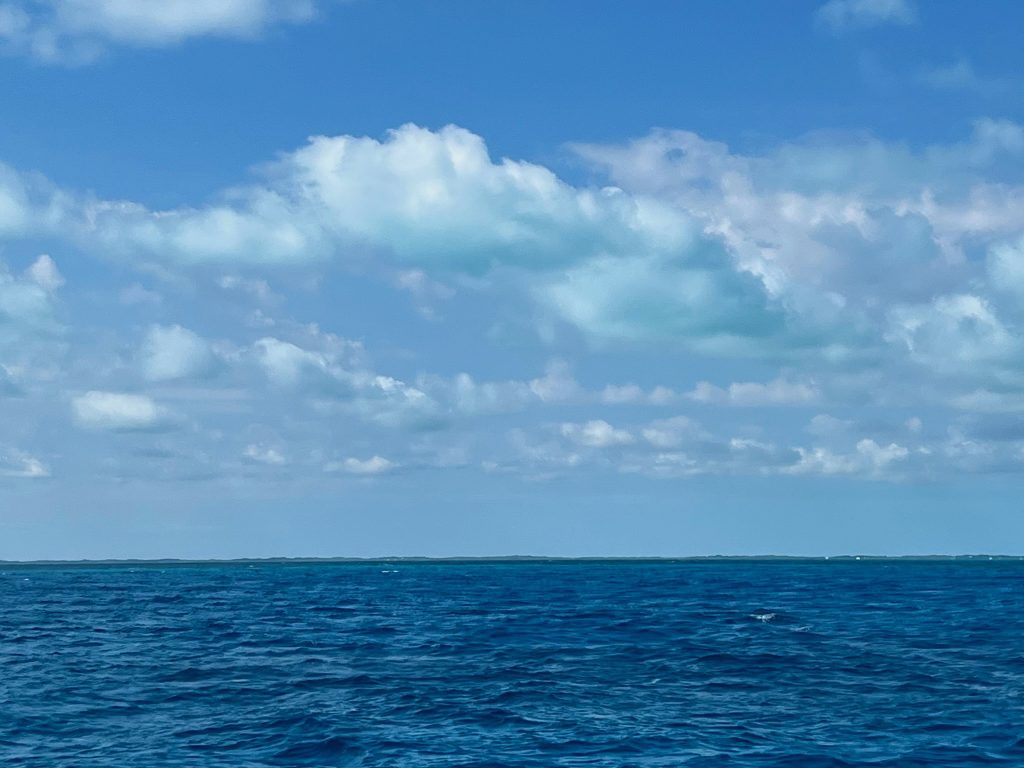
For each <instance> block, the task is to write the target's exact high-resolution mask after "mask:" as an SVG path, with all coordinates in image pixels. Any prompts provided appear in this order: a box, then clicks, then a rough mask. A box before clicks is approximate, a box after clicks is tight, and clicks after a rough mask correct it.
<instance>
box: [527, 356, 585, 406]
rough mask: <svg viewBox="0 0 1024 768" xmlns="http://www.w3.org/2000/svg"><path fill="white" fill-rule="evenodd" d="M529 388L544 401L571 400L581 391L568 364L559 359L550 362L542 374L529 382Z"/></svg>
mask: <svg viewBox="0 0 1024 768" xmlns="http://www.w3.org/2000/svg"><path fill="white" fill-rule="evenodd" d="M530 390H531V391H532V392H533V393H534V394H535V395H536V396H537V397H539V398H540V399H541V400H543V401H544V402H545V403H552V402H564V401H566V400H572V399H573V398H575V397H578V396H579V394H580V392H581V389H580V385H579V383H578V382H577V381H576V379H574V378H573V375H572V372H571V371H570V370H569V366H568V365H567V364H566V363H565V362H563V361H561V360H553V361H552V362H550V363H549V364H548V367H547V371H546V372H545V374H544V376H542V377H541V378H539V379H533V380H532V381H531V382H530Z"/></svg>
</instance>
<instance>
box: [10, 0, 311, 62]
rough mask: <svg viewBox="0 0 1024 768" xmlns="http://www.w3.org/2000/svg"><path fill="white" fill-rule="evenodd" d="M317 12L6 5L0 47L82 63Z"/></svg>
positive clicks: (47, 1) (116, 0)
mask: <svg viewBox="0 0 1024 768" xmlns="http://www.w3.org/2000/svg"><path fill="white" fill-rule="evenodd" d="M314 13H315V5H314V3H313V0H202V2H197V0H8V1H7V2H5V3H3V4H2V5H0V43H2V44H3V46H4V48H6V50H7V51H8V52H10V53H19V54H27V55H30V56H32V57H34V58H36V59H38V60H40V61H43V62H48V63H57V62H60V63H71V64H81V63H86V62H89V61H93V60H94V59H96V58H97V57H98V56H99V55H101V54H102V53H103V51H104V50H105V49H106V48H108V47H110V46H114V45H125V46H133V47H147V48H163V47H168V46H172V45H177V44H180V43H182V42H185V41H186V40H189V39H193V38H201V37H229V38H253V37H257V36H259V35H260V34H262V33H263V32H264V31H265V30H267V29H268V28H270V27H272V26H275V25H278V24H286V23H301V22H306V21H309V20H310V19H312V18H313V16H314Z"/></svg>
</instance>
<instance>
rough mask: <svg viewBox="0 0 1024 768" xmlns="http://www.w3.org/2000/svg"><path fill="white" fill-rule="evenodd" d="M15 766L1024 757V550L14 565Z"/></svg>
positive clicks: (5, 696) (2, 750)
mask: <svg viewBox="0 0 1024 768" xmlns="http://www.w3.org/2000/svg"><path fill="white" fill-rule="evenodd" d="M0 664H2V678H0V763H2V764H4V765H30V766H47V767H49V766H118V767H119V768H120V767H124V766H146V767H147V768H150V767H152V766H284V765H287V766H335V765H346V766H538V767H539V766H676V765H686V766H719V765H722V766H844V765H876V766H877V765H887V766H915V765H921V766H924V765H928V766H935V765H943V766H945V765H949V766H973V765H1017V766H1019V765H1024V567H1022V566H1021V565H1014V564H998V563H997V564H992V565H987V564H978V563H966V564H965V563H933V564H920V563H913V564H912V563H904V564H891V563H831V564H814V563H793V564H785V563H714V564H709V563H683V564H649V563H648V564H643V563H632V564H631V563H617V564H615V563H610V564H571V565H553V564H515V565H495V564H487V565H484V564H480V565H454V564H448V565H434V564H416V565H413V564H388V563H384V564H363V565H261V566H256V567H251V566H246V565H226V566H211V565H208V566H192V567H185V566H175V567H157V566H147V567H138V568H127V567H65V568H59V567H45V568H44V567H32V568H27V567H25V568H23V567H6V570H3V571H2V573H0Z"/></svg>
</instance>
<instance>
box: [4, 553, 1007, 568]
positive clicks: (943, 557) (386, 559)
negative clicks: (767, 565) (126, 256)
mask: <svg viewBox="0 0 1024 768" xmlns="http://www.w3.org/2000/svg"><path fill="white" fill-rule="evenodd" d="M882 561H899V562H950V561H958V562H1024V555H1020V554H1018V555H1010V554H987V553H963V554H929V555H911V554H907V555H871V554H842V555H776V554H761V555H679V556H673V555H623V556H616V555H582V556H564V555H550V556H549V555H479V556H477V555H449V556H441V557H432V556H426V555H382V556H374V557H343V556H342V557H305V556H291V557H290V556H270V557H231V558H227V557H225V558H217V557H213V558H179V557H156V558H137V557H124V558H79V559H32V560H0V567H8V566H15V567H17V566H90V565H93V566H95V565H115V566H116V565H275V564H278V565H288V564H293V565H316V564H322V565H331V564H335V565H345V564H350V565H360V564H366V565H372V564H375V563H406V564H417V563H423V564H431V563H433V564H452V565H459V564H466V565H470V564H488V563H495V564H500V563H524V564H528V563H535V564H543V563H564V564H572V563H580V564H586V563H665V564H671V563H710V562H806V563H825V562H882Z"/></svg>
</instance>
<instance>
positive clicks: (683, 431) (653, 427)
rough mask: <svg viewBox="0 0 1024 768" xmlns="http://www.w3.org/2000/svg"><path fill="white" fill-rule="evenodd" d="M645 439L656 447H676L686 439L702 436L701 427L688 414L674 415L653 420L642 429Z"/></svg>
mask: <svg viewBox="0 0 1024 768" xmlns="http://www.w3.org/2000/svg"><path fill="white" fill-rule="evenodd" d="M642 434H643V437H644V440H646V441H647V442H648V443H650V444H651V445H653V446H655V447H656V448H675V447H677V446H679V445H681V444H682V443H683V442H684V441H687V440H694V439H697V438H699V437H701V436H702V431H701V429H700V427H699V426H698V425H697V424H696V423H695V422H694V421H693V420H692V419H689V418H687V417H686V416H673V417H672V418H669V419H658V420H657V421H653V422H651V423H650V424H649V425H648V426H647V427H645V428H644V429H643V431H642Z"/></svg>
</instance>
